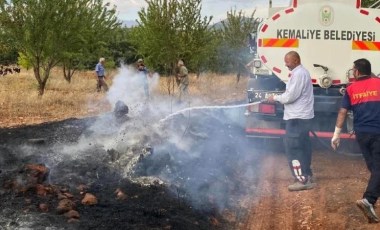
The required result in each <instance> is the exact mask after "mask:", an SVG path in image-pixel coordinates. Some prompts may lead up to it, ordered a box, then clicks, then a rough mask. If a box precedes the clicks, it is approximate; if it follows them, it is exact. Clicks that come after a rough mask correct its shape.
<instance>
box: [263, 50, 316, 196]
mask: <svg viewBox="0 0 380 230" xmlns="http://www.w3.org/2000/svg"><path fill="white" fill-rule="evenodd" d="M284 61H285V65H286V67H288V69H289V70H290V71H291V76H290V79H289V81H288V82H287V84H286V90H285V92H284V93H283V94H281V95H275V96H271V97H269V98H268V101H269V102H275V101H278V102H280V103H281V104H283V105H284V120H285V130H286V135H285V138H284V143H285V151H286V155H287V157H288V162H289V166H290V169H291V172H292V175H293V176H294V178H295V183H294V184H291V185H289V186H288V190H289V191H300V190H307V189H312V188H314V187H315V183H314V182H313V179H312V176H313V173H312V170H311V152H312V151H311V142H310V136H309V132H310V130H311V123H312V119H313V118H314V94H313V84H312V82H311V77H310V73H309V71H308V70H307V69H305V68H304V67H303V66H302V64H301V58H300V56H299V54H298V53H297V52H295V51H290V52H288V53H287V54H286V55H285V59H284Z"/></svg>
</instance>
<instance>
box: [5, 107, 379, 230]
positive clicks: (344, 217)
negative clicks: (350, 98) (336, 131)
mask: <svg viewBox="0 0 380 230" xmlns="http://www.w3.org/2000/svg"><path fill="white" fill-rule="evenodd" d="M235 115H236V114H235ZM235 115H231V114H229V113H227V112H226V111H223V110H214V111H198V112H192V113H191V114H190V113H184V114H178V115H176V116H173V117H171V118H170V119H165V120H164V122H159V121H158V120H157V119H156V120H151V119H147V118H146V117H142V116H136V118H128V117H126V118H125V119H121V120H120V119H114V117H113V116H112V114H106V115H103V116H100V117H93V118H86V119H71V120H65V121H61V122H54V123H45V124H41V125H36V126H26V127H20V128H13V129H0V137H1V138H0V153H1V154H0V169H1V173H0V229H1V230H3V229H12V230H13V229H37V230H39V229H242V230H248V229H252V230H256V229H263V230H266V229H281V230H283V229H285V230H287V229H289V230H293V229H296V230H297V229H352V230H353V229H363V230H364V229H379V225H378V224H368V223H367V220H366V218H364V216H363V214H362V213H361V212H360V211H359V209H358V208H357V207H356V206H355V200H357V199H360V198H361V196H362V193H363V191H364V189H365V187H366V183H367V180H368V176H369V174H368V171H367V169H366V167H365V164H364V161H363V159H362V158H361V157H360V155H359V156H358V155H355V156H352V155H349V154H336V153H335V154H334V153H332V152H331V151H329V150H327V149H324V148H321V146H319V147H318V146H316V145H315V143H314V147H315V148H314V155H313V163H312V167H313V170H314V174H315V176H316V180H317V187H316V188H315V189H312V190H308V191H301V192H288V191H287V186H288V185H289V183H291V182H292V178H291V176H290V172H289V168H288V165H287V162H286V158H285V156H284V154H283V152H282V147H281V146H282V145H281V144H280V145H277V146H275V145H274V144H273V142H264V143H261V144H260V143H257V142H252V141H251V140H247V139H246V138H245V135H244V133H243V128H242V127H241V126H240V125H239V122H235V121H236V120H239V118H240V115H239V114H238V115H237V119H236V116H235ZM234 116H235V118H234ZM161 121H162V120H161ZM157 124H158V125H157ZM277 144H278V143H277ZM268 146H269V147H270V148H268ZM263 147H266V148H263ZM273 147H279V148H273ZM348 151H349V149H348ZM31 164H43V165H45V166H46V167H47V168H48V169H49V174H48V175H47V176H46V177H42V179H43V180H42V179H41V180H40V181H37V182H36V183H34V184H33V183H31V181H32V182H33V181H34V180H28V176H29V177H30V176H33V175H34V174H33V173H30V170H29V171H28V168H26V167H25V165H31ZM40 166H41V165H40ZM37 168H38V167H37ZM40 168H42V166H41V167H40ZM40 178H41V177H40ZM34 182H35V181H34ZM41 185H42V186H41ZM41 187H43V189H42V190H41ZM120 192H121V193H120ZM85 193H91V194H93V195H95V196H96V198H97V200H98V202H97V203H96V204H92V205H88V204H82V199H83V197H84V194H85ZM63 195H64V198H66V199H69V200H71V201H72V203H73V204H74V206H73V207H72V209H73V210H76V211H77V213H78V214H79V217H78V216H74V218H71V219H70V218H68V217H66V216H65V213H64V212H63V211H62V210H59V209H58V210H57V206H58V204H59V203H60V202H61V200H62V199H63V198H62V197H63ZM41 204H44V205H43V206H42V207H41ZM375 210H376V212H378V207H377V208H376V209H375Z"/></svg>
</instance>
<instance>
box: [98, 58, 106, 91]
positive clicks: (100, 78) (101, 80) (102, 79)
mask: <svg viewBox="0 0 380 230" xmlns="http://www.w3.org/2000/svg"><path fill="white" fill-rule="evenodd" d="M105 62H106V59H105V58H102V57H101V58H99V63H98V64H96V66H95V72H96V76H97V80H98V81H97V85H96V89H97V91H98V92H100V91H101V90H102V87H103V88H104V90H105V91H108V85H107V83H106V81H105V78H106V76H105V69H104V63H105Z"/></svg>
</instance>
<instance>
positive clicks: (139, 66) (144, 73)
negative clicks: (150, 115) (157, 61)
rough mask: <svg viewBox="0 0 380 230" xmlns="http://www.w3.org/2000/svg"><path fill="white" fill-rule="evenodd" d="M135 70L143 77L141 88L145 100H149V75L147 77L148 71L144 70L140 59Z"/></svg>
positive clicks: (142, 61) (144, 67)
mask: <svg viewBox="0 0 380 230" xmlns="http://www.w3.org/2000/svg"><path fill="white" fill-rule="evenodd" d="M136 68H137V71H138V72H139V73H140V74H141V75H142V77H143V87H144V93H145V97H146V99H147V100H149V84H148V76H150V75H149V71H148V69H147V68H146V66H145V64H144V60H143V59H142V58H140V59H139V60H137V64H136Z"/></svg>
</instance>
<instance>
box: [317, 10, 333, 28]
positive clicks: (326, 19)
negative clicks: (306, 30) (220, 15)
mask: <svg viewBox="0 0 380 230" xmlns="http://www.w3.org/2000/svg"><path fill="white" fill-rule="evenodd" d="M319 22H320V23H321V25H323V26H329V25H331V24H332V23H333V22H334V10H333V9H332V8H331V7H330V6H323V7H322V8H321V10H320V14H319Z"/></svg>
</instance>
